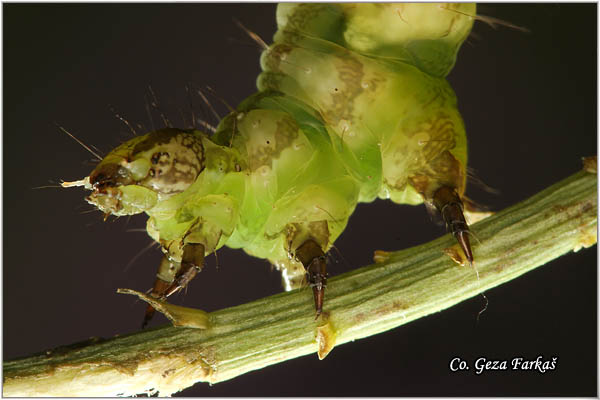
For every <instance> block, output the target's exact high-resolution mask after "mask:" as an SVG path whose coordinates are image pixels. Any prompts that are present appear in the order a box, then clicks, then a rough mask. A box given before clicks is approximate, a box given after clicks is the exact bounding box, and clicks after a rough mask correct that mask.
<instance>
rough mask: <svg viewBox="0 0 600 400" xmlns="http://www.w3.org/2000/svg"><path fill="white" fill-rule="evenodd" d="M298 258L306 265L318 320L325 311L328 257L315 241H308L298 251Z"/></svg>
mask: <svg viewBox="0 0 600 400" xmlns="http://www.w3.org/2000/svg"><path fill="white" fill-rule="evenodd" d="M296 257H297V258H298V260H299V261H300V262H301V263H302V265H304V268H305V269H306V275H307V276H308V284H309V285H310V287H312V289H313V296H314V299H315V310H316V312H317V315H316V317H317V318H318V317H319V315H321V312H322V311H323V297H324V295H325V288H326V287H327V257H326V256H325V253H324V252H323V249H321V246H319V245H318V244H317V243H316V242H315V241H314V240H313V239H308V240H306V241H305V242H304V243H302V244H301V245H300V246H299V247H298V248H297V249H296Z"/></svg>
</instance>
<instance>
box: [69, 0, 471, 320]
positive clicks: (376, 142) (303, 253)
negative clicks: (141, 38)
mask: <svg viewBox="0 0 600 400" xmlns="http://www.w3.org/2000/svg"><path fill="white" fill-rule="evenodd" d="M474 14H475V6H474V5H472V4H453V5H448V4H390V3H385V4H348V3H332V4H314V3H311V4H290V3H285V4H281V5H280V6H279V7H278V11H277V23H278V31H277V33H276V34H275V38H274V43H273V44H272V45H271V46H269V47H268V48H267V49H265V51H264V52H263V54H262V56H261V66H262V69H263V72H262V73H261V74H260V76H259V77H258V82H257V85H258V88H259V92H258V93H256V94H254V95H252V96H250V97H249V98H248V99H246V100H245V101H243V102H242V103H241V104H240V105H239V106H238V107H237V109H236V110H235V111H233V112H231V113H230V114H229V115H227V116H226V117H225V118H223V120H222V121H221V123H220V124H219V126H218V127H217V129H216V132H215V133H214V134H213V135H208V134H206V133H203V132H200V131H197V130H181V129H173V128H165V129H161V130H158V131H154V132H151V133H148V134H146V135H144V136H139V137H136V138H133V139H131V140H130V141H128V142H126V143H124V144H123V145H121V146H119V147H118V148H116V149H115V150H113V151H112V152H111V153H109V154H108V155H107V156H106V157H105V158H104V159H103V160H102V162H101V163H100V164H99V165H98V166H97V168H96V169H95V170H94V171H93V172H92V173H91V174H90V175H89V177H86V178H84V179H83V180H81V181H76V182H71V183H65V186H75V185H81V186H84V187H85V188H87V189H90V190H92V194H91V195H90V196H89V197H88V198H87V200H88V202H90V203H91V204H94V205H95V206H97V207H98V208H99V209H101V210H102V211H104V212H105V213H110V214H114V215H128V214H137V213H141V212H145V213H146V214H148V215H149V219H148V223H147V230H148V233H149V235H150V236H151V237H152V238H153V239H154V240H155V241H157V242H159V243H160V244H161V246H162V249H163V252H164V253H165V257H164V258H163V261H162V262H161V264H160V267H159V272H158V276H157V280H156V283H155V285H154V288H153V289H152V291H151V296H153V297H155V298H159V299H164V298H166V297H167V296H169V295H170V294H172V293H175V292H177V291H178V290H180V289H182V288H185V287H186V285H187V284H188V283H189V281H190V280H191V279H193V277H194V276H196V274H197V273H198V272H199V271H200V270H201V268H202V266H203V262H204V256H205V255H207V254H210V253H212V252H215V251H216V250H218V249H219V248H220V247H222V246H224V245H226V246H228V247H231V248H241V249H244V250H245V251H246V252H247V253H248V254H250V255H253V256H256V257H260V258H264V259H267V260H269V261H270V262H271V263H272V264H273V265H274V266H275V267H276V268H278V269H279V270H281V272H282V276H283V279H284V285H285V287H286V289H288V290H289V289H293V288H298V287H300V286H302V285H303V284H304V283H308V284H309V285H310V286H311V287H312V290H313V297H314V302H315V309H316V313H317V316H318V315H319V314H320V313H321V312H322V311H323V309H324V308H326V304H327V303H326V299H325V288H326V285H327V270H326V267H327V261H326V257H325V254H326V253H327V251H328V250H329V249H330V247H331V246H332V245H333V243H334V241H335V240H336V239H337V237H338V236H339V235H340V234H341V233H342V232H343V230H344V228H345V226H346V224H347V222H348V219H349V217H350V215H351V214H352V212H353V211H354V209H355V207H356V205H357V203H358V202H370V201H372V200H374V199H375V198H377V197H379V198H384V199H391V200H392V201H394V202H396V203H399V204H420V203H422V202H426V203H428V204H430V205H433V206H435V207H436V208H437V209H438V210H439V211H440V212H441V214H442V216H443V218H444V220H445V222H446V224H447V227H448V229H449V230H450V232H451V233H453V234H454V235H455V237H456V238H457V240H458V241H459V243H460V244H461V246H462V247H463V250H464V252H465V255H466V257H467V259H469V261H472V259H473V256H472V251H471V248H470V244H469V241H468V237H467V233H468V226H467V225H466V222H464V216H463V212H462V201H461V197H462V195H463V193H464V190H465V184H466V176H467V174H466V162H467V148H466V137H465V129H464V125H463V122H462V119H461V116H460V114H459V112H458V109H457V104H456V97H455V95H454V92H453V91H452V89H451V88H450V86H449V84H448V83H447V81H446V80H445V75H446V74H447V73H448V72H449V71H450V69H451V68H452V66H453V64H454V61H455V59H456V53H457V51H458V49H459V47H460V45H461V43H462V41H463V40H464V39H465V38H466V36H467V35H468V33H469V31H470V28H471V26H472V23H473V18H472V16H473V15H474ZM152 313H153V309H152V307H149V308H148V309H147V311H146V315H145V319H144V323H146V322H147V321H148V320H149V318H151V316H152Z"/></svg>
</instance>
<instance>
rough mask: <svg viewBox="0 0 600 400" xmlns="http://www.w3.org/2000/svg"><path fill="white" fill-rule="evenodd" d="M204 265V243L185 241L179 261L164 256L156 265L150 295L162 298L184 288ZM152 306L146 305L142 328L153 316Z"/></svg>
mask: <svg viewBox="0 0 600 400" xmlns="http://www.w3.org/2000/svg"><path fill="white" fill-rule="evenodd" d="M203 266H204V245H202V244H198V243H185V244H184V245H183V255H182V257H181V263H178V262H176V261H171V260H170V259H169V257H168V256H166V255H165V256H164V257H163V259H162V260H161V263H160V265H159V267H158V273H157V275H156V280H155V281H154V287H153V288H152V291H151V292H150V296H152V297H155V298H157V299H161V300H164V299H166V298H167V297H169V296H170V295H172V294H173V293H176V292H177V291H179V290H181V289H184V288H185V287H186V286H187V285H188V284H189V283H190V282H191V281H192V279H194V277H195V276H196V275H197V274H198V272H200V271H201V270H202V267H203ZM154 312H155V310H154V307H152V306H151V305H148V307H146V312H145V314H144V321H143V322H142V328H143V327H145V326H146V324H148V322H149V321H150V320H151V319H152V316H154Z"/></svg>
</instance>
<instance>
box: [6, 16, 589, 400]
mask: <svg viewBox="0 0 600 400" xmlns="http://www.w3.org/2000/svg"><path fill="white" fill-rule="evenodd" d="M53 7H55V12H51V10H52V9H53ZM19 8H20V9H21V10H25V9H27V10H30V11H29V13H28V15H33V16H34V17H35V18H31V19H28V20H23V19H16V18H15V9H19ZM36 10H42V11H39V12H36ZM116 10H118V12H116ZM4 11H5V14H4V17H5V19H4V23H5V29H6V31H5V40H6V43H5V44H6V46H5V48H4V51H5V57H4V65H5V73H6V77H7V79H5V100H6V103H5V104H6V109H5V113H4V121H5V126H4V132H5V135H4V149H5V152H4V155H3V156H4V157H5V158H4V160H5V172H6V173H5V176H4V179H5V180H4V183H5V185H4V188H5V190H4V205H5V210H10V211H5V213H4V223H5V230H4V232H5V235H4V243H5V246H4V271H3V273H4V293H5V301H6V307H5V309H4V322H5V324H4V338H5V344H6V345H5V347H4V352H5V353H4V357H5V359H12V358H15V357H21V356H26V355H28V354H31V352H32V351H42V350H45V349H47V348H49V347H53V346H58V345H64V344H66V343H71V342H75V341H80V340H83V339H85V338H88V337H89V336H91V335H97V336H103V337H111V336H113V335H115V334H123V333H124V332H123V329H124V327H125V329H128V328H126V327H131V325H135V327H136V328H137V325H138V324H139V321H138V318H137V317H139V318H140V319H141V316H138V315H137V313H136V312H135V310H136V308H135V307H140V305H139V303H138V304H135V303H134V304H131V303H130V299H129V298H127V297H125V298H124V297H123V296H116V295H114V289H115V288H117V287H131V288H139V289H147V288H149V287H151V285H152V282H151V280H153V276H154V273H155V272H156V271H155V270H153V269H154V268H156V265H155V263H156V262H157V261H158V256H159V255H160V254H156V253H153V252H152V251H148V252H146V253H144V255H143V256H142V257H141V258H138V259H137V261H136V262H135V263H133V264H132V265H131V266H130V267H129V268H128V269H127V270H126V271H124V268H125V265H126V264H128V262H129V261H130V260H131V259H132V258H133V256H134V255H135V254H137V253H138V251H139V250H140V249H141V248H142V247H144V246H145V245H146V244H147V243H148V241H149V240H150V239H149V238H148V237H147V235H146V233H143V232H129V231H130V230H131V228H137V227H139V226H138V225H139V224H142V223H145V219H146V218H147V217H146V216H144V215H142V214H140V215H137V216H134V217H132V218H131V219H129V218H127V217H124V218H119V219H116V221H115V222H113V220H115V218H112V217H111V218H110V219H109V221H108V222H107V223H102V222H101V221H102V219H101V218H99V217H98V215H97V214H98V212H90V213H87V210H88V207H91V206H89V205H87V203H85V202H84V201H81V200H82V198H81V196H80V192H79V190H75V189H71V191H66V192H64V193H62V194H61V195H60V196H57V193H55V192H54V191H53V190H52V189H44V190H31V189H30V188H31V187H34V186H39V185H47V184H49V183H55V182H56V181H57V180H58V178H65V179H67V178H79V177H81V176H84V174H88V173H89V172H90V171H91V169H92V168H93V167H89V166H88V165H87V164H83V163H82V161H84V160H85V159H86V158H87V157H86V155H84V153H83V152H80V151H79V149H78V148H76V147H75V146H74V145H73V144H72V143H71V139H69V138H67V137H63V136H62V135H61V134H60V133H59V132H57V130H56V128H55V126H54V125H53V124H52V121H57V122H58V123H59V124H60V125H62V126H64V127H65V128H66V129H68V130H69V131H70V132H72V133H73V134H75V135H77V136H78V137H80V138H81V139H82V140H83V141H85V142H86V143H88V144H94V145H96V146H97V147H98V148H99V149H100V150H102V151H104V150H110V149H111V148H113V147H116V144H118V141H119V140H123V139H124V138H125V139H126V138H128V137H130V136H131V133H130V132H129V130H128V128H127V127H125V126H124V125H123V126H122V124H121V122H120V121H118V120H117V119H115V118H114V116H113V114H112V112H111V111H110V110H109V109H108V107H107V104H111V105H114V107H115V108H116V109H117V110H118V111H119V112H120V113H121V114H122V115H123V116H124V117H125V118H127V119H128V120H129V121H131V122H132V123H133V122H135V123H136V125H135V126H136V129H137V122H139V123H141V124H143V125H144V126H145V127H146V128H148V129H147V131H149V130H151V127H150V124H149V122H148V117H147V113H146V111H145V108H144V105H145V102H144V98H143V95H142V94H143V91H144V88H145V87H147V85H148V84H151V85H152V87H153V88H154V90H155V92H156V94H157V96H158V97H159V100H160V102H161V106H162V107H163V109H164V111H165V113H166V114H167V115H168V117H169V118H170V119H171V121H173V122H175V120H176V119H177V117H178V116H179V112H178V109H177V108H181V109H182V110H183V113H184V114H186V115H185V116H186V117H187V110H188V109H189V104H188V101H187V98H186V97H185V92H184V91H183V88H184V85H185V84H186V83H187V82H189V81H191V82H195V83H197V84H198V85H200V84H204V83H206V84H210V85H211V86H212V87H213V88H214V89H215V90H217V91H218V93H219V95H220V96H222V97H223V98H225V99H226V100H227V101H229V102H230V103H231V104H232V105H237V104H238V102H239V101H240V100H242V99H243V98H244V97H245V96H246V95H247V94H250V93H252V92H253V90H254V85H255V79H256V77H257V76H258V69H259V67H258V62H259V56H258V54H257V51H256V49H255V47H252V46H249V45H248V46H247V45H246V44H247V43H249V40H247V39H246V38H245V37H244V35H245V34H244V33H243V32H240V31H239V29H238V28H237V27H236V25H235V24H234V23H233V22H232V17H235V18H236V19H238V20H240V21H241V22H242V23H243V24H244V25H245V26H247V27H248V28H249V29H252V30H253V31H255V32H257V34H259V35H260V36H261V37H263V38H264V39H265V40H267V41H268V39H269V38H271V37H272V34H273V33H274V31H275V28H274V26H273V27H272V26H271V25H270V24H271V22H272V23H273V25H274V20H275V18H274V17H273V16H274V15H275V5H274V4H269V5H265V4H262V5H256V4H253V5H243V4H229V5H223V4H221V5H209V4H201V5H198V4H193V5H191V4H189V5H185V4H171V5H167V4H163V5H129V6H127V5H112V6H111V5H106V4H105V5H86V6H79V5H66V6H56V5H55V6H50V5H39V4H38V5H23V4H7V5H5V10H4ZM595 11H596V5H594V4H574V5H566V4H527V5H525V4H501V5H491V4H487V5H481V6H479V5H478V12H481V13H482V14H485V15H490V16H494V17H498V18H501V19H503V20H508V21H510V22H513V23H515V24H519V25H522V26H526V27H527V28H529V29H530V31H531V32H532V34H522V33H520V32H513V31H511V30H507V29H500V30H493V29H491V28H490V27H488V26H487V25H485V24H479V23H475V26H474V33H473V35H472V36H471V37H469V38H468V39H467V41H466V43H465V44H464V45H463V46H462V48H461V50H460V54H459V56H458V61H457V64H456V66H455V67H454V68H453V70H452V72H451V74H450V75H449V81H450V82H451V84H452V87H453V89H454V90H455V91H456V94H457V96H458V99H459V106H460V110H461V113H462V115H463V118H464V120H465V124H466V128H467V132H468V133H469V135H468V149H469V160H468V162H469V165H471V166H472V167H475V168H476V169H477V172H478V173H479V176H481V177H482V178H483V179H485V181H486V183H488V184H490V185H492V186H494V187H495V188H498V189H500V190H501V195H499V196H489V195H487V194H485V193H481V192H477V188H474V189H475V192H474V191H473V187H471V186H469V188H468V191H467V193H468V194H470V195H472V196H474V197H477V199H478V200H480V201H482V202H485V203H486V204H487V205H489V206H490V207H491V208H492V209H495V210H500V209H502V208H504V207H507V206H509V205H511V204H514V203H516V202H518V201H520V200H522V199H525V198H527V197H528V196H531V195H533V194H534V193H536V192H538V191H539V190H541V189H543V188H544V187H546V186H548V185H550V184H552V183H553V182H556V181H557V180H558V179H560V178H561V177H566V176H567V175H569V174H571V173H572V172H574V171H575V170H577V169H578V168H580V163H579V157H580V156H581V155H586V154H590V151H591V150H590V149H593V148H595V147H596V136H595V135H593V134H590V132H595V131H596V129H597V127H596V121H595V117H594V116H595V115H596V102H595V101H596V100H595V99H596V87H595V85H592V84H590V83H591V82H594V79H595V77H596V53H595V51H594V49H596V44H595V38H596V33H595V26H596V22H595V21H596V12H595ZM49 13H50V14H49ZM48 15H50V16H51V17H52V18H48ZM167 16H168V18H166V17H167ZM123 22H126V23H123ZM157 26H159V27H160V32H159V33H156V34H150V32H154V29H155V28H156V27H157ZM25 27H26V29H27V32H29V34H28V35H23V28H25ZM57 27H60V29H57ZM86 27H87V28H89V29H83V28H86ZM65 32H72V33H73V34H70V35H66V34H65ZM159 38H163V40H162V41H161V40H159ZM550 38H552V40H550ZM17 40H19V42H17ZM15 42H17V43H20V46H19V47H17V46H14V45H13V44H14V43H15ZM167 43H168V44H169V47H167V45H166V44H167ZM82 44H83V45H82ZM557 54H560V55H561V56H560V57H557ZM175 61H177V62H175ZM574 71H576V72H574ZM17 72H18V73H17ZM98 82H101V83H100V84H98ZM42 83H43V84H42ZM181 92H183V94H182V93H181ZM59 94H60V95H59ZM171 98H174V100H173V101H172V103H169V101H170V100H171ZM14 99H19V101H14ZM193 106H194V108H196V109H197V108H198V102H196V101H194V104H193ZM217 111H219V112H221V111H220V110H219V109H218V110H217ZM153 116H154V115H153ZM154 117H155V123H157V122H156V121H157V120H158V118H157V117H156V116H154ZM207 119H208V118H207ZM188 120H189V118H188ZM210 122H211V123H212V122H213V121H212V120H211V121H210ZM178 125H179V126H182V127H183V126H185V127H187V125H186V124H184V123H181V122H180V123H178ZM142 132H143V131H140V133H142ZM565 132H568V136H565ZM566 138H568V140H565V139H566ZM34 143H35V145H34ZM102 154H105V153H102ZM32 160H35V162H33V161H32ZM39 165H42V166H43V167H42V168H40V167H39ZM17 171H19V173H18V174H16V172H17ZM48 179H52V180H53V182H48ZM82 212H85V213H84V214H81V213H82ZM386 213H387V214H386ZM442 231H443V228H442V227H438V226H434V225H432V224H430V223H429V221H428V220H427V215H426V213H425V210H424V207H422V206H418V207H408V206H397V205H396V204H394V203H392V202H390V201H383V200H376V201H375V202H373V203H369V204H367V203H364V204H359V206H358V207H357V210H356V211H355V212H354V214H353V215H352V217H351V219H350V222H349V224H348V226H347V228H346V229H345V230H344V233H343V234H342V235H340V237H339V238H338V240H337V241H336V243H335V245H336V247H337V248H339V250H340V252H341V254H342V256H343V257H344V258H345V259H346V262H343V261H340V262H339V263H338V264H335V263H333V264H331V265H330V268H329V270H330V273H332V274H334V275H335V274H339V273H342V272H344V271H346V270H349V269H350V268H353V267H356V266H359V265H367V263H369V262H370V260H371V257H372V250H373V249H389V250H391V249H400V248H402V247H407V246H411V245H414V244H418V243H422V242H425V241H428V240H430V239H432V238H433V237H435V235H438V234H440V233H441V232H442ZM475 233H477V232H475ZM153 251H154V250H153ZM157 251H159V250H156V252H157ZM474 251H475V259H476V261H477V260H478V257H477V249H476V248H475V250H474ZM331 253H332V254H333V255H334V256H336V257H337V252H336V251H335V250H333V251H332V252H331ZM218 256H219V260H218V261H219V262H218V265H219V268H218V269H215V268H214V266H213V265H214V264H211V263H214V258H213V257H212V256H211V257H210V258H209V259H208V261H207V266H206V267H205V268H204V270H203V271H202V273H201V274H200V277H199V278H197V279H195V280H194V281H193V282H192V284H191V286H190V288H189V290H188V292H187V294H185V297H184V298H183V299H182V298H181V297H182V296H181V295H179V296H178V297H177V299H174V297H173V296H171V297H170V298H169V300H170V301H178V300H179V301H184V302H185V303H187V304H198V305H199V306H200V305H201V306H204V307H205V309H207V310H213V309H214V310H216V309H221V308H225V307H229V306H232V305H236V304H241V303H244V302H247V301H249V299H253V298H258V297H262V296H267V295H270V294H273V293H276V292H277V291H279V290H281V289H280V282H279V280H280V277H279V273H278V272H277V271H270V270H269V267H268V265H267V262H266V261H263V260H260V259H256V258H254V257H249V256H247V255H246V254H245V253H244V252H243V251H239V250H236V251H229V250H228V249H222V250H220V251H219V252H218ZM596 258H597V257H596V254H595V253H594V252H585V251H580V252H578V253H572V254H570V255H568V256H565V257H563V258H561V259H558V260H555V261H554V262H552V263H551V264H549V265H547V266H545V267H544V268H540V269H539V270H538V271H536V272H532V273H531V274H526V275H524V276H522V277H521V278H519V280H516V281H513V282H512V283H509V284H506V285H503V286H501V287H500V288H498V289H495V290H491V291H488V292H486V293H487V296H488V297H489V299H490V307H489V309H488V311H487V312H486V313H485V314H484V315H482V318H481V319H480V321H479V323H478V324H477V325H476V327H474V326H473V325H474V323H473V320H474V315H475V314H476V313H477V312H478V311H479V310H480V309H481V299H473V300H471V301H468V302H465V303H462V305H459V306H456V307H453V308H451V309H448V310H446V311H445V312H443V313H439V314H436V315H433V316H431V317H428V318H425V319H423V320H420V321H417V322H415V323H411V324H408V325H405V328H403V329H395V330H392V331H388V332H387V333H386V334H385V335H378V336H374V337H371V338H369V339H365V340H360V341H356V342H354V343H352V345H350V347H348V348H346V347H345V346H340V347H339V348H338V349H337V350H336V352H334V353H332V355H333V356H334V357H337V358H338V359H341V360H342V362H341V363H333V364H332V363H331V362H328V363H323V362H320V361H318V360H317V359H316V357H303V358H300V359H297V360H295V361H294V362H291V363H287V364H286V365H285V367H284V368H265V369H263V370H260V371H256V372H254V373H253V375H252V378H251V379H234V380H231V381H227V382H223V383H220V384H219V385H214V386H210V387H209V386H208V385H205V384H198V385H196V386H195V387H194V388H193V389H189V390H187V391H186V392H184V393H187V395H188V396H192V395H194V393H196V395H200V394H202V395H211V396H215V395H236V396H237V395H239V394H244V395H248V394H253V395H260V396H264V395H276V396H281V395H309V396H315V395H354V396H355V395H363V396H370V395H384V396H398V395H415V394H416V393H418V394H425V395H433V396H438V395H439V396H444V395H448V394H457V395H477V396H481V395H484V394H486V393H487V394H489V393H496V394H497V393H515V394H516V393H520V394H523V393H532V394H536V393H537V394H539V393H542V392H543V393H548V392H549V391H552V392H553V393H563V394H565V395H569V394H570V395H573V393H595V392H594V390H595V388H596V378H595V374H593V373H590V374H585V371H590V372H591V371H594V370H595V369H594V366H595V364H596V360H595V358H594V357H591V356H590V353H589V351H588V350H589V346H590V345H593V344H594V343H595V342H596V330H595V320H594V318H585V316H589V315H594V313H595V312H596V311H595V310H596V308H595V305H596V302H595V290H596V269H595V265H596ZM479 260H480V259H479ZM348 264H349V265H348ZM332 284H333V283H331V282H330V283H329V287H330V288H331V286H332ZM304 291H306V298H307V309H308V308H309V307H311V308H312V304H311V303H312V300H311V296H312V294H311V292H310V289H309V288H306V289H304ZM549 293H552V295H551V296H550V295H549ZM540 298H542V299H543V301H540ZM74 299H77V300H76V301H74ZM325 302H326V303H325V309H326V308H327V305H326V304H327V293H326V295H325ZM40 305H43V311H42V312H40V311H41V310H40ZM572 309H577V310H578V313H572V312H569V310H572ZM138 311H140V310H138ZM582 316H583V317H582ZM309 317H310V315H309ZM152 322H155V323H156V322H159V321H152ZM586 322H587V323H589V324H592V325H591V326H589V327H588V326H586V325H585V324H586ZM573 326H580V327H582V329H580V330H578V335H579V336H578V338H579V340H578V341H577V342H576V343H573V342H572V341H565V338H567V337H570V335H572V329H573ZM540 328H542V329H543V330H544V339H543V341H542V343H540V336H539V334H540ZM586 328H587V329H586ZM40 332H43V334H40ZM441 332H443V335H440V333H441ZM409 343H410V345H407V344H409ZM563 343H564V345H563ZM431 344H434V345H431ZM540 345H541V346H542V347H540ZM557 346H559V347H557ZM538 353H542V354H544V355H548V354H553V353H556V354H558V355H559V357H561V368H560V369H558V370H557V371H554V373H553V374H552V375H548V374H545V376H546V378H544V379H542V380H539V379H533V380H525V381H524V380H522V379H521V380H519V381H518V384H517V383H516V382H514V383H515V384H513V385H510V386H507V385H506V382H507V381H506V380H502V381H499V380H498V379H497V378H498V377H497V375H485V374H482V375H475V374H461V375H460V376H459V375H456V374H453V375H452V376H451V377H449V376H448V368H447V363H448V362H449V361H450V360H451V359H452V357H454V356H455V355H459V356H460V355H466V356H467V358H466V359H467V361H470V360H474V358H472V359H471V358H469V355H473V356H480V355H490V354H495V355H497V356H498V357H499V358H503V357H505V358H511V357H513V356H515V354H517V355H520V354H527V355H530V356H532V357H534V358H535V357H536V356H537V354H538ZM332 355H330V356H329V359H330V360H332V359H333V358H331V357H332ZM569 359H570V360H573V363H575V364H573V365H572V366H571V365H570V364H569V361H568V360H569ZM327 365H329V367H327ZM366 365H368V366H373V367H372V368H362V366H366ZM357 366H361V368H357ZM571 367H572V368H571ZM573 371H583V372H584V373H577V374H575V375H576V376H575V375H574V374H573V373H572V372H573ZM300 376H301V377H303V379H304V382H315V383H314V384H305V383H304V382H300V381H299V377H300ZM392 377H393V378H392ZM454 378H459V379H460V380H461V382H463V383H464V384H460V385H456V381H455V379H454ZM256 379H258V380H262V381H261V382H265V384H258V385H257V384H256ZM400 379H401V384H399V380H400ZM470 380H472V382H470ZM267 382H268V384H266V383H267ZM316 382H318V384H317V383H316ZM428 382H440V383H439V384H436V385H430V384H428ZM471 383H472V384H471ZM482 383H484V384H485V387H484V386H482ZM587 390H589V392H588V391H587Z"/></svg>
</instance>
